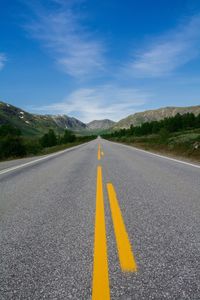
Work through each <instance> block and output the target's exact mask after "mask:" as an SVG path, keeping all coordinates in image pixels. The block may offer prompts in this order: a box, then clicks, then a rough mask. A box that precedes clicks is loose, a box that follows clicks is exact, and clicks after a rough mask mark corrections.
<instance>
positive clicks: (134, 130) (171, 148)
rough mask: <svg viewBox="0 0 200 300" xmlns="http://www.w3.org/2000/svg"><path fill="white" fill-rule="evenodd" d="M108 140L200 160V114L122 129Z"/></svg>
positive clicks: (112, 134)
mask: <svg viewBox="0 0 200 300" xmlns="http://www.w3.org/2000/svg"><path fill="white" fill-rule="evenodd" d="M103 137H104V138H106V139H109V140H112V141H116V142H122V143H126V144H130V145H133V146H136V147H140V148H143V149H146V150H154V151H158V152H163V153H166V154H174V155H176V156H177V155H178V156H183V157H188V158H191V159H195V160H198V161H200V114H199V115H197V116H195V115H194V114H193V113H186V114H184V115H180V114H176V115H175V116H174V117H169V118H165V119H163V120H160V121H152V122H145V123H143V124H142V125H141V126H133V125H131V127H130V128H129V129H120V130H118V131H115V132H113V133H110V134H105V135H103Z"/></svg>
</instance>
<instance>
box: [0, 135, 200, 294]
mask: <svg viewBox="0 0 200 300" xmlns="http://www.w3.org/2000/svg"><path fill="white" fill-rule="evenodd" d="M98 143H100V144H101V146H102V149H103V151H104V154H105V155H104V157H103V158H102V159H101V161H100V162H98V160H97V147H98ZM20 163H24V161H22V162H20V161H17V162H12V163H9V162H8V163H7V162H4V163H3V165H1V164H0V169H4V168H6V167H9V166H10V165H11V166H13V165H18V164H20ZM99 164H100V165H101V166H102V170H103V185H104V200H105V214H106V226H107V244H108V258H109V275H110V290H111V299H124V300H131V299H138V300H142V299H145V300H146V299H181V300H182V299H200V169H198V168H195V167H192V166H189V165H184V164H181V163H178V162H174V161H170V160H166V159H163V158H159V157H156V156H152V155H151V154H148V153H144V152H140V151H138V150H136V149H134V148H131V147H128V146H124V145H120V144H115V143H111V142H108V141H105V140H102V139H97V140H95V141H92V142H89V143H87V144H84V145H82V146H81V147H77V148H75V149H71V151H68V152H66V153H63V154H60V155H58V156H56V157H53V158H50V159H47V160H44V161H41V162H38V163H36V164H33V165H30V166H27V167H24V168H21V169H17V170H15V171H11V172H8V173H6V174H1V175H0V299H1V300H3V299H6V300H7V299H26V300H27V299H34V300H35V299H78V300H81V299H86V300H87V299H91V283H92V268H93V247H94V245H93V242H94V221H95V204H96V203H95V202H96V170H97V166H98V165H99ZM107 182H112V183H113V185H114V187H115V190H116V192H117V196H118V200H119V204H120V207H121V211H122V214H123V217H124V221H125V224H126V227H127V231H128V233H129V237H130V241H131V244H132V247H133V251H134V255H135V259H136V262H137V265H138V272H137V273H128V274H125V273H122V272H121V270H120V267H119V260H118V256H117V249H116V243H115V237H114V232H113V225H112V220H111V214H110V208H109V203H108V197H107V191H106V183H107ZM102 300H104V299H102Z"/></svg>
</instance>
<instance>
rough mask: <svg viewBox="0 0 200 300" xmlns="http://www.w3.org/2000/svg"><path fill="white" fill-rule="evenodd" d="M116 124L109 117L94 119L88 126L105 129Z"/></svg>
mask: <svg viewBox="0 0 200 300" xmlns="http://www.w3.org/2000/svg"><path fill="white" fill-rule="evenodd" d="M114 125H115V122H114V121H112V120H109V119H104V120H94V121H92V122H90V123H88V124H87V128H88V129H90V130H101V129H102V130H104V129H109V128H111V127H113V126H114Z"/></svg>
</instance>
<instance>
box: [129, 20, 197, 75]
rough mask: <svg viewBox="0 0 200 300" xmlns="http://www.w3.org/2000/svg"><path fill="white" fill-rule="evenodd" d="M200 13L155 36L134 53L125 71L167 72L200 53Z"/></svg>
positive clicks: (149, 73) (161, 73)
mask: <svg viewBox="0 0 200 300" xmlns="http://www.w3.org/2000/svg"><path fill="white" fill-rule="evenodd" d="M199 28H200V16H199V15H198V16H194V17H193V18H192V19H190V21H189V22H187V23H186V24H182V25H180V26H178V27H177V28H176V29H175V30H173V31H170V32H168V33H166V34H164V35H163V36H160V37H157V38H156V39H155V40H154V41H153V42H152V43H151V44H150V45H148V46H147V47H146V49H143V50H141V51H140V52H138V53H136V54H135V55H134V56H133V58H132V60H131V61H130V62H129V64H127V65H126V67H125V68H126V71H127V72H128V73H131V74H133V75H134V76H138V77H159V76H163V75H167V74H170V73H171V72H173V71H174V70H175V69H177V68H179V67H181V66H182V65H184V64H186V63H188V62H189V61H191V60H192V59H194V58H196V57H197V56H198V55H199V54H200V30H199Z"/></svg>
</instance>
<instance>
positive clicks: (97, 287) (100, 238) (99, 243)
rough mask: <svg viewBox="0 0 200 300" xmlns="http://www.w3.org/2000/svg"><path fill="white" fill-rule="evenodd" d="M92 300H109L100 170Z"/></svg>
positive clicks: (99, 173)
mask: <svg viewBox="0 0 200 300" xmlns="http://www.w3.org/2000/svg"><path fill="white" fill-rule="evenodd" d="M92 300H110V287H109V272H108V257H107V245H106V224H105V213H104V198H103V183H102V168H101V167H100V166H98V168H97V188H96V217H95V234H94V265H93V287H92Z"/></svg>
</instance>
